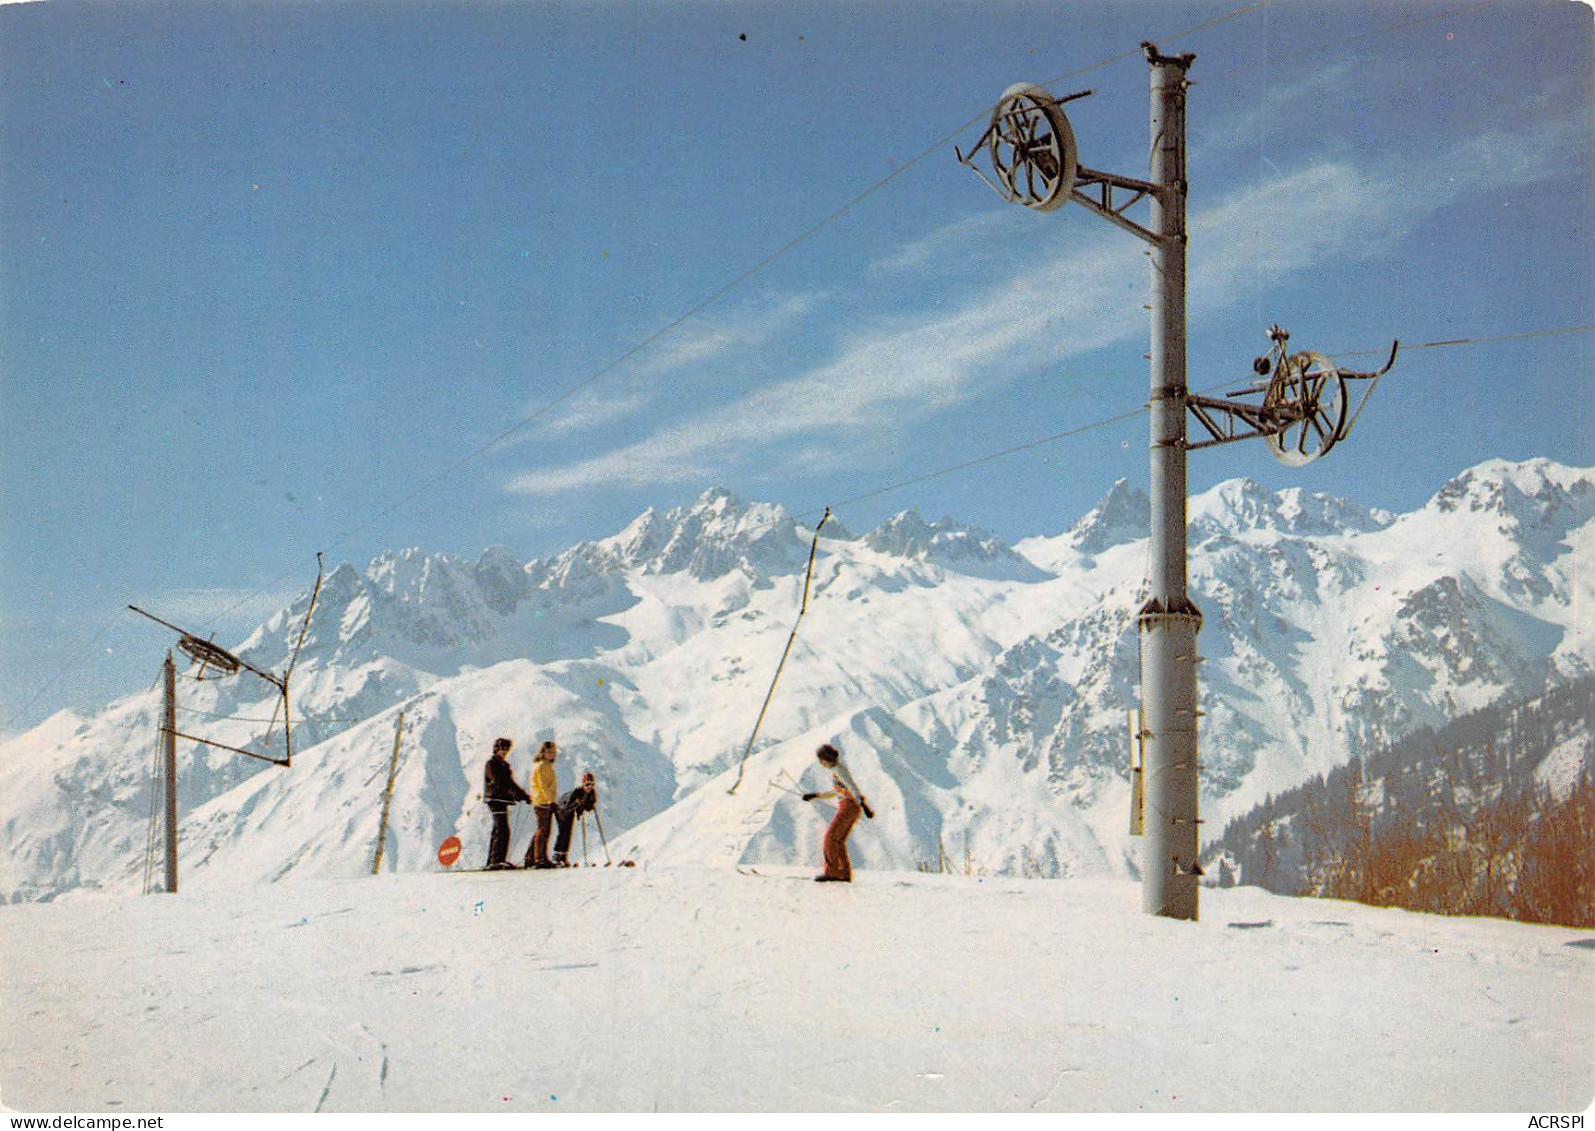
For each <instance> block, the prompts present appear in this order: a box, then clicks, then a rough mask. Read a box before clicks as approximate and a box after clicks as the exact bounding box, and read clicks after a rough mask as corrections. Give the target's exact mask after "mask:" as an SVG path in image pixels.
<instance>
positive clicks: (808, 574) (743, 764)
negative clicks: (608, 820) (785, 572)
mask: <svg viewBox="0 0 1595 1131" xmlns="http://www.w3.org/2000/svg"><path fill="white" fill-rule="evenodd" d="M829 521H831V508H830V507H826V508H825V514H824V516H823V517H821V519H820V521H819V522H818V523H816V524H815V527H814V540H813V541H812V542H811V543H810V544H809V565H808V569H807V570H806V571H805V572H804V574H803V601H802V603H801V604H800V605H799V606H798V615H797V620H796V621H794V622H793V624H792V633H791V635H789V636H788V637H787V638H786V648H785V649H784V650H783V651H782V652H781V660H780V662H779V663H778V664H776V665H775V676H774V678H772V679H771V680H770V690H769V691H767V692H765V693H764V705H763V706H761V707H760V708H759V717H758V718H757V719H755V720H754V721H753V732H752V733H751V734H749V735H748V742H747V745H746V746H744V747H743V748H742V758H741V760H740V761H738V762H737V780H736V781H734V782H732V783H731V788H730V789H728V790H726V793H728V794H730V795H732V796H735V795H736V792H737V787H739V786H740V785H741V784H742V772H743V771H744V770H745V769H746V768H747V765H748V754H749V753H750V752H751V751H752V750H753V741H754V739H756V738H758V737H759V727H761V726H762V725H764V713H765V712H766V711H768V710H769V709H770V700H771V699H773V698H775V685H776V684H777V683H779V682H780V681H781V671H782V669H784V668H785V667H786V658H787V657H788V656H789V655H791V654H792V643H793V641H795V640H796V639H797V634H798V626H799V625H801V624H802V623H803V614H804V613H806V612H808V611H809V586H810V584H811V583H812V582H813V580H814V555H815V554H816V553H817V552H818V551H819V548H820V531H821V530H822V529H823V528H824V527H825V524H826V523H827V522H829ZM594 815H595V817H596V813H595V814H594ZM599 831H600V835H601V834H602V827H601V826H600V830H599Z"/></svg>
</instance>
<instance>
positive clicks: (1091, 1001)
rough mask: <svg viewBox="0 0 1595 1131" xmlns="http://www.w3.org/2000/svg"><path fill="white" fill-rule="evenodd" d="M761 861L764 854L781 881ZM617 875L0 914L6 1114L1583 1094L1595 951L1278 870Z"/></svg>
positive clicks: (237, 895)
mask: <svg viewBox="0 0 1595 1131" xmlns="http://www.w3.org/2000/svg"><path fill="white" fill-rule="evenodd" d="M762 871H764V870H763V869H761V872H762ZM1139 900H1140V897H1139V893H1138V891H1137V889H1136V887H1135V885H1133V884H1131V883H1129V882H1127V881H1124V880H1067V881H1026V880H1019V879H1008V880H993V879H985V880H981V879H978V878H970V877H964V876H921V875H916V874H914V873H908V874H886V873H861V874H860V877H859V879H858V881H857V882H856V883H854V884H853V885H851V886H848V885H842V884H828V885H819V884H814V883H812V882H810V881H809V880H808V878H807V874H806V872H805V873H797V874H792V873H787V872H780V871H777V872H775V873H773V874H764V875H759V876H751V875H746V876H745V875H738V874H737V873H735V872H733V871H731V870H730V869H714V870H691V869H668V868H636V869H619V868H611V869H604V868H594V869H578V870H574V871H569V872H562V873H557V874H548V873H525V872H512V873H501V874H478V875H408V876H383V877H380V878H369V877H368V878H364V879H330V878H311V879H303V880H291V881H289V882H285V883H281V884H275V885H271V886H267V887H253V888H235V889H232V890H223V891H215V892H208V893H204V894H199V893H180V894H178V895H174V896H167V895H161V896H155V897H151V898H148V899H139V898H127V897H108V896H89V897H84V898H79V899H72V900H65V901H60V902H57V903H51V904H42V905H33V906H25V907H6V908H0V967H3V968H4V969H5V971H6V992H5V993H4V994H3V995H0V1104H3V1105H5V1106H7V1107H10V1108H13V1109H18V1110H22V1111H38V1112H61V1111H72V1112H104V1113H115V1112H148V1111H167V1112H171V1111H312V1110H319V1111H369V1112H396V1111H397V1112H403V1111H412V1112H413V1111H476V1112H486V1111H539V1112H559V1111H617V1110H620V1111H651V1110H664V1111H760V1110H762V1111H771V1110H774V1111H807V1110H814V1111H863V1110H881V1111H904V1110H908V1111H971V1110H976V1111H1022V1112H1030V1111H1130V1112H1134V1111H1158V1112H1168V1111H1179V1112H1191V1111H1234V1110H1257V1111H1412V1110H1417V1111H1435V1112H1438V1111H1516V1112H1524V1111H1530V1112H1534V1111H1562V1112H1567V1111H1581V1110H1584V1109H1586V1108H1587V1106H1588V1105H1589V1103H1590V1101H1591V1099H1592V1095H1595V1070H1592V1065H1595V1055H1592V1054H1595V953H1592V952H1591V949H1590V948H1591V945H1592V944H1595V936H1592V935H1591V933H1590V932H1588V931H1574V930H1570V929H1565V928H1556V927H1533V926H1525V925H1522V924H1515V923H1507V922H1501V921H1488V920H1476V919H1442V918H1436V917H1430V916H1424V915H1417V914H1412V913H1407V912H1400V911H1387V910H1376V909H1373V908H1368V907H1361V906H1357V905H1355V904H1343V903H1335V902H1330V901H1324V900H1295V899H1286V898H1282V897H1279V896H1273V895H1269V894H1268V893H1266V892H1263V891H1261V890H1260V889H1255V888H1237V889H1232V890H1228V891H1215V892H1212V893H1209V894H1208V895H1207V896H1206V899H1205V906H1204V908H1203V911H1204V916H1203V920H1202V921H1201V922H1200V923H1180V922H1174V921H1171V920H1165V919H1153V918H1149V917H1147V916H1145V915H1143V914H1141V911H1140V902H1139Z"/></svg>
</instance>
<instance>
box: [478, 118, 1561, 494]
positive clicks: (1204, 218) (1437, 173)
mask: <svg viewBox="0 0 1595 1131" xmlns="http://www.w3.org/2000/svg"><path fill="white" fill-rule="evenodd" d="M1581 137H1582V134H1581V127H1580V124H1579V122H1578V121H1574V120H1565V121H1547V122H1543V123H1541V124H1540V125H1539V126H1537V127H1536V128H1534V129H1532V130H1528V131H1523V132H1519V133H1510V134H1509V133H1504V132H1502V133H1487V134H1482V135H1479V136H1476V137H1473V138H1470V139H1467V140H1465V141H1462V142H1458V143H1456V144H1453V145H1450V146H1447V147H1443V148H1439V149H1435V150H1431V151H1430V152H1429V153H1427V154H1425V155H1420V156H1414V157H1407V156H1402V157H1397V158H1393V159H1390V160H1388V161H1384V162H1381V163H1378V164H1374V165H1370V166H1367V167H1365V168H1359V167H1357V166H1356V165H1354V164H1353V163H1350V162H1345V161H1324V162H1319V163H1316V164H1312V165H1308V166H1306V167H1303V168H1299V169H1295V170H1291V171H1289V172H1286V173H1283V174H1281V175H1278V176H1271V177H1269V178H1267V179H1264V180H1261V181H1258V182H1255V183H1253V184H1251V185H1248V186H1247V187H1245V188H1242V189H1240V190H1238V191H1236V192H1235V193H1233V194H1231V195H1230V196H1229V197H1227V198H1226V199H1225V200H1223V201H1221V202H1220V203H1219V204H1217V205H1215V206H1213V207H1211V208H1208V209H1205V210H1202V211H1200V212H1197V213H1195V214H1193V216H1192V218H1191V232H1192V247H1193V255H1192V260H1191V265H1192V275H1191V282H1190V296H1191V298H1190V301H1191V304H1192V307H1193V310H1197V311H1203V310H1205V311H1213V310H1217V309H1221V308H1224V307H1228V306H1233V305H1234V304H1236V303H1238V302H1241V301H1244V300H1246V299H1248V298H1250V297H1251V296H1254V295H1256V294H1258V293H1261V292H1263V291H1265V290H1267V289H1269V288H1271V287H1274V286H1276V285H1277V284H1278V283H1279V282H1280V281H1281V280H1283V279H1286V278H1288V277H1290V276H1292V275H1294V274H1295V273H1298V272H1300V271H1302V270H1305V269H1307V268H1310V267H1312V266H1314V265H1317V264H1323V263H1326V262H1332V261H1344V260H1347V259H1351V260H1363V259H1367V258H1370V257H1377V256H1379V255H1382V254H1386V253H1388V252H1389V251H1390V250H1392V249H1393V248H1394V247H1395V246H1396V243H1397V241H1398V240H1399V238H1400V237H1401V236H1402V235H1403V234H1404V232H1405V231H1406V230H1407V229H1409V228H1410V227H1411V226H1413V225H1414V224H1416V223H1418V222H1420V221H1421V220H1423V219H1425V218H1426V217H1428V216H1430V215H1432V214H1433V213H1435V212H1436V211H1438V210H1439V209H1441V208H1443V207H1445V206H1446V205H1448V204H1451V203H1453V202H1455V201H1457V200H1460V199H1462V198H1464V197H1468V196H1471V195H1474V194H1478V193H1481V192H1487V191H1491V190H1496V189H1501V188H1506V187H1511V186H1516V185H1524V184H1530V183H1534V182H1536V181H1540V180H1543V179H1545V178H1546V177H1548V176H1551V175H1553V174H1555V173H1556V172H1558V171H1560V170H1562V169H1565V168H1566V161H1567V155H1568V153H1569V152H1572V151H1576V150H1577V149H1578V148H1580V147H1582V146H1583V145H1584V144H1586V143H1584V142H1582V141H1581V140H1580V139H1581ZM978 227H979V225H978V224H973V225H971V226H970V227H969V228H967V229H965V231H975V230H978ZM944 234H946V235H947V237H948V238H949V239H951V238H953V237H955V236H956V234H957V233H953V232H949V230H947V229H944ZM1140 250H1141V249H1140V247H1139V246H1138V245H1136V244H1135V243H1134V242H1133V241H1130V240H1126V239H1124V238H1123V237H1122V236H1120V235H1119V234H1118V233H1107V235H1106V236H1104V237H1095V236H1083V237H1082V238H1080V239H1076V240H1074V241H1071V243H1070V250H1069V252H1068V253H1067V254H1066V255H1060V256H1058V257H1056V258H1054V259H1052V260H1050V261H1046V262H1043V263H1041V264H1038V265H1032V266H1031V267H1030V268H1029V269H1027V270H1026V271H1024V272H1023V273H1021V274H1018V275H1016V276H1013V277H1011V278H1009V279H1006V280H1003V281H1002V282H1000V283H997V284H994V285H993V284H988V285H986V286H984V287H982V288H977V289H973V290H971V291H970V292H969V293H968V295H967V297H966V298H965V299H964V301H963V302H962V304H961V305H960V306H959V307H958V308H957V309H955V310H953V311H952V312H950V313H948V312H945V311H944V310H938V311H937V312H935V313H932V314H923V315H919V316H916V317H907V318H901V319H898V320H896V321H895V322H893V323H890V324H885V325H876V326H874V327H872V328H869V329H866V330H863V331H860V332H857V333H855V334H854V335H853V336H852V337H850V338H849V339H848V340H846V341H844V342H842V343H840V344H839V346H838V349H837V352H836V355H835V356H834V358H833V359H832V360H830V361H828V362H825V363H823V364H820V365H817V366H814V367H811V368H809V369H808V370H806V371H804V372H802V373H799V374H797V375H795V376H792V377H788V378H786V379H783V380H778V381H775V382H772V383H770V384H767V385H765V386H763V387H762V388H759V389H756V390H754V391H752V392H750V393H748V394H746V395H744V396H742V397H739V398H738V399H737V400H735V401H734V402H732V403H730V404H726V405H722V406H718V407H714V408H711V409H708V410H706V411H703V412H701V413H698V414H696V415H694V416H690V417H687V418H684V419H678V420H675V421H672V422H671V423H669V424H667V425H665V426H664V427H662V428H660V429H659V430H658V431H656V432H655V433H654V434H653V435H651V436H649V437H648V438H647V439H645V440H642V441H640V442H637V443H633V444H629V445H626V446H624V447H621V448H618V449H616V450H614V451H611V452H608V453H606V454H603V455H600V456H596V457H593V458H591V459H586V460H581V461H578V462H575V463H571V464H567V465H564V466H559V467H552V468H544V469H537V470H531V471H527V472H524V473H522V474H520V475H517V476H516V477H515V478H514V479H513V480H512V481H511V482H510V484H509V488H510V490H512V491H514V492H517V493H521V494H526V495H533V496H538V495H552V494H557V493H560V492H564V491H567V490H571V489H573V488H577V487H591V486H603V485H621V486H633V487H636V486H644V485H648V484H656V483H679V482H690V481H697V480H702V479H707V478H714V477H716V476H717V475H721V474H724V471H725V469H728V468H734V467H737V466H739V465H740V464H741V463H742V462H743V461H745V460H746V459H747V458H748V457H749V456H750V454H751V453H754V452H756V451H760V450H762V449H766V448H768V446H770V445H772V444H775V443H776V442H778V441H782V440H785V439H789V438H807V439H810V440H811V441H812V440H813V439H814V438H815V437H819V436H823V437H824V438H825V443H826V444H828V445H832V446H834V447H837V448H840V447H841V446H842V445H847V446H849V447H857V445H858V444H859V443H860V442H861V438H862V441H863V442H866V443H868V444H869V445H870V446H871V448H878V447H879V446H880V445H881V444H882V443H883V437H887V436H890V435H894V434H895V433H896V432H897V430H898V429H900V427H901V426H902V424H903V423H905V422H907V421H911V420H914V419H917V418H921V417H924V416H926V415H927V414H930V413H934V412H938V411H941V410H943V409H945V408H946V407H947V406H949V405H950V404H952V403H954V402H955V401H958V400H960V399H962V398H966V397H970V396H974V395H978V394H980V393H983V392H986V391H988V390H990V389H992V388H995V387H997V386H1000V385H1003V384H1005V383H1007V382H1009V381H1011V380H1013V379H1015V378H1016V377H1017V376H1019V375H1022V374H1024V373H1027V372H1033V371H1034V370H1035V369H1037V368H1038V367H1041V366H1044V365H1048V364H1056V363H1058V362H1060V361H1062V360H1065V359H1067V358H1069V357H1073V356H1077V355H1080V354H1083V353H1087V352H1089V351H1091V350H1095V349H1098V348H1101V347H1103V346H1106V345H1110V344H1113V343H1115V342H1118V341H1121V340H1126V339H1128V338H1131V337H1134V336H1138V335H1141V334H1143V333H1144V332H1145V319H1144V315H1143V313H1142V311H1141V310H1140V308H1139V305H1138V304H1136V303H1128V302H1125V301H1123V298H1122V295H1123V290H1124V280H1125V278H1126V276H1127V275H1130V274H1131V273H1133V272H1134V270H1135V266H1136V264H1137V263H1138V262H1139V252H1140Z"/></svg>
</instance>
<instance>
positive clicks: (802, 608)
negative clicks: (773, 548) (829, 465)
mask: <svg viewBox="0 0 1595 1131" xmlns="http://www.w3.org/2000/svg"><path fill="white" fill-rule="evenodd" d="M830 521H831V508H830V507H826V508H825V514H824V515H823V516H822V517H821V518H820V521H819V523H818V524H816V525H815V527H814V541H813V542H812V543H810V545H809V568H808V571H807V572H806V573H804V575H803V602H802V604H800V605H799V606H798V615H797V620H796V621H794V622H793V624H792V634H791V635H790V636H788V637H787V638H786V648H785V649H784V650H783V651H782V652H781V662H780V663H778V664H776V665H775V677H774V678H773V679H771V680H770V690H769V691H767V692H765V693H764V706H762V707H760V708H759V717H758V718H757V719H755V720H754V721H753V733H752V734H750V735H748V744H747V745H746V746H744V747H743V748H742V760H741V761H740V762H738V763H737V780H736V781H734V782H732V783H731V788H730V789H728V790H726V792H727V793H728V794H730V795H732V796H733V797H734V796H736V792H737V787H738V786H740V785H741V784H742V771H743V770H744V769H745V768H746V767H747V764H748V752H749V751H751V750H752V749H753V740H754V739H756V738H758V737H759V727H760V726H762V725H763V724H764V712H766V711H768V710H769V709H770V700H771V699H773V698H774V697H775V685H776V684H777V683H779V682H781V670H782V669H783V668H785V667H786V658H787V657H788V656H789V655H791V654H792V642H793V641H794V640H796V639H797V634H798V626H799V625H801V624H802V623H803V614H804V613H806V612H808V611H809V584H810V583H811V582H812V581H813V580H814V555H815V553H816V552H817V551H818V550H819V548H820V531H821V530H822V529H824V527H825V524H826V523H827V522H830Z"/></svg>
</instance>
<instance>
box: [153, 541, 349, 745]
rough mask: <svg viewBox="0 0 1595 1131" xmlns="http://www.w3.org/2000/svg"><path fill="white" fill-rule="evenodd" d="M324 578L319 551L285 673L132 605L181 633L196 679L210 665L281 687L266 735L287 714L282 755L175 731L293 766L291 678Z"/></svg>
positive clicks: (182, 648) (179, 643)
mask: <svg viewBox="0 0 1595 1131" xmlns="http://www.w3.org/2000/svg"><path fill="white" fill-rule="evenodd" d="M321 580H322V562H321V555H320V554H319V553H318V554H317V555H316V584H315V587H314V588H313V589H312V590H311V591H310V607H309V608H307V609H306V610H305V619H304V622H303V623H302V624H300V626H299V639H298V641H297V642H296V643H295V644H294V650H293V655H292V656H290V657H289V659H288V666H287V667H286V668H285V669H284V670H283V673H282V675H280V676H279V675H276V674H275V673H273V672H269V671H266V670H264V669H262V668H257V667H256V666H255V665H254V664H251V663H250V662H249V661H248V660H245V659H242V658H240V657H239V656H236V655H234V654H233V653H232V652H229V651H228V650H227V649H225V648H223V647H222V646H221V645H220V644H217V643H216V642H215V641H214V640H211V639H209V638H208V637H204V636H200V635H198V634H197V633H193V632H189V631H188V630H187V629H185V628H180V627H178V626H177V625H175V624H173V623H172V622H171V621H167V620H162V619H161V618H160V617H158V616H156V615H155V614H154V613H151V612H146V611H145V610H144V609H141V608H139V607H138V606H137V605H129V606H128V608H129V609H131V610H133V611H134V612H135V613H138V614H139V615H140V616H142V617H148V618H149V619H150V620H152V621H154V622H155V623H156V624H158V625H161V626H162V627H164V628H169V629H171V630H172V631H173V632H175V633H177V636H178V639H177V647H178V649H179V650H180V651H182V652H183V653H184V654H185V655H187V656H189V657H190V658H191V659H193V660H194V661H195V662H196V663H197V664H199V672H198V674H197V675H196V676H195V678H196V679H204V678H205V672H206V671H207V670H208V669H215V670H216V671H217V672H219V673H221V675H222V676H233V675H238V674H239V673H240V672H244V671H247V672H250V673H251V674H253V675H255V676H258V677H259V678H261V679H263V680H265V681H266V682H267V683H269V684H271V685H272V686H273V687H275V688H276V689H277V703H276V706H275V707H273V709H272V714H271V723H270V724H269V725H268V726H267V728H266V739H267V740H268V741H269V740H270V738H271V734H272V731H274V730H275V729H276V728H277V712H278V711H281V712H282V716H283V756H282V757H281V758H273V757H271V756H270V755H267V754H260V753H257V752H256V751H254V750H245V749H243V748H242V747H238V746H228V745H227V744H226V743H223V742H216V741H215V740H213V739H209V738H204V737H202V736H200V735H195V734H184V733H182V732H181V731H174V732H173V733H174V734H175V735H176V736H177V737H178V738H186V739H188V740H189V741H190V742H198V743H202V744H203V745H206V746H214V747H215V748H216V749H218V750H227V751H230V752H232V753H234V754H242V755H244V756H245V757H247V758H255V759H258V760H259V761H262V762H270V763H271V764H272V765H274V766H291V765H292V764H293V756H294V746H293V724H292V720H291V716H290V713H289V709H288V680H289V678H290V677H291V676H292V675H293V670H294V666H295V665H296V664H297V663H298V662H299V650H300V649H301V648H303V647H304V646H305V636H306V634H308V633H309V631H310V618H311V617H312V616H313V615H314V614H315V611H316V602H317V600H318V599H319V598H320V596H321Z"/></svg>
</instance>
